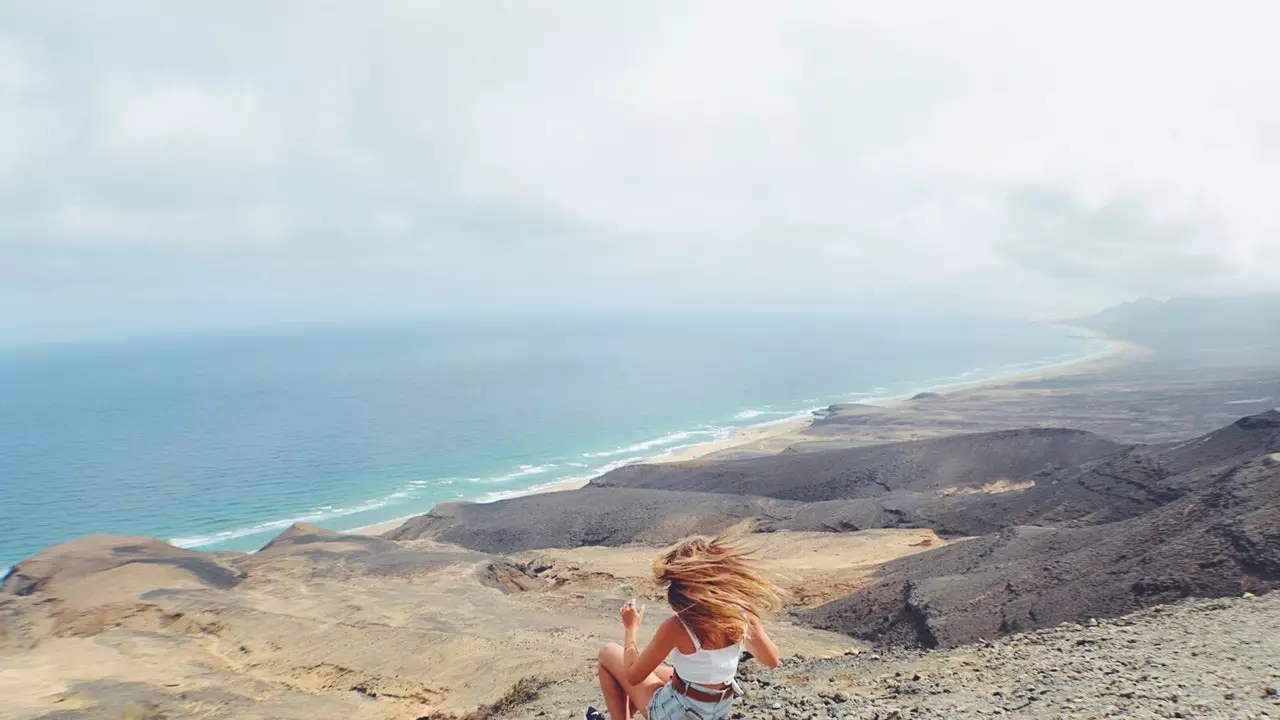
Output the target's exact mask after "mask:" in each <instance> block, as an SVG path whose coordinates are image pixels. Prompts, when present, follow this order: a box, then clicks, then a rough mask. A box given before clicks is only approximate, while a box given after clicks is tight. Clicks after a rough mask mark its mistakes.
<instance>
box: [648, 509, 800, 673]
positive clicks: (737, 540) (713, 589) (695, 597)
mask: <svg viewBox="0 0 1280 720" xmlns="http://www.w3.org/2000/svg"><path fill="white" fill-rule="evenodd" d="M749 529H750V526H749V525H748V524H739V525H735V526H734V527H731V528H729V529H728V530H725V531H724V532H722V533H721V534H720V535H718V536H717V537H715V538H707V537H692V538H689V539H687V540H683V541H681V542H680V543H678V544H677V545H675V547H672V548H671V549H670V550H668V551H666V552H665V553H663V554H661V555H659V556H658V557H656V558H654V560H653V577H654V579H655V580H657V581H658V584H659V585H666V586H667V602H668V603H669V604H670V605H671V609H672V610H674V611H675V612H676V615H678V616H679V617H680V619H681V620H683V621H684V623H685V625H688V626H689V627H690V628H691V629H692V630H693V631H694V633H696V634H697V635H698V639H699V641H700V642H702V643H703V644H705V645H707V646H709V647H713V648H714V647H723V646H727V645H731V644H733V643H736V642H740V641H741V640H742V637H743V635H744V633H745V631H746V621H747V619H748V618H749V617H752V616H754V617H756V618H759V617H760V616H762V615H763V614H765V613H768V612H773V611H775V610H778V609H779V608H780V607H781V606H782V591H781V590H779V589H778V588H777V587H775V586H774V584H773V583H771V582H770V581H769V580H767V579H766V578H765V577H764V575H763V573H762V572H761V570H760V567H759V564H758V562H757V560H756V557H755V551H754V550H753V549H752V548H749V547H747V546H746V545H745V544H744V540H745V537H746V534H747V532H748V531H749Z"/></svg>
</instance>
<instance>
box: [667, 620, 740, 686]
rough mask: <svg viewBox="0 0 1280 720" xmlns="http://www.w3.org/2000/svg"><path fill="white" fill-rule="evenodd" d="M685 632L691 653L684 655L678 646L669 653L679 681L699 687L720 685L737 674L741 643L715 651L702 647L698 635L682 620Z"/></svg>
mask: <svg viewBox="0 0 1280 720" xmlns="http://www.w3.org/2000/svg"><path fill="white" fill-rule="evenodd" d="M680 624H681V625H683V626H684V630H685V632H687V633H689V639H690V640H692V641H693V652H691V653H685V652H683V651H681V650H680V648H679V646H677V647H675V648H673V649H672V651H671V666H672V667H673V668H675V671H676V675H678V676H680V679H682V680H684V681H686V682H691V683H698V684H699V685H722V684H724V683H727V682H729V681H730V680H732V679H733V678H734V676H736V675H737V674H738V658H739V657H741V654H742V643H740V642H739V643H734V644H732V645H728V646H726V647H722V648H719V649H716V650H708V649H706V648H704V647H702V642H701V641H700V640H698V634H697V633H695V632H694V631H693V628H690V627H689V626H688V625H685V622H684V621H683V620H681V621H680Z"/></svg>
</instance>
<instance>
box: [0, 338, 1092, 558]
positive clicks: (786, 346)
mask: <svg viewBox="0 0 1280 720" xmlns="http://www.w3.org/2000/svg"><path fill="white" fill-rule="evenodd" d="M1104 349H1105V344H1104V343H1103V342H1102V341H1100V340H1097V339H1092V338H1089V337H1086V336H1084V335H1083V334H1081V333H1080V332H1078V331H1075V330H1073V329H1070V328H1065V327H1060V326H1050V325H1038V324H1032V323H1026V322H1017V321H1009V320H990V319H973V318H940V317H906V316H898V317H821V318H803V317H779V316H774V317H756V318H730V317H679V318H676V317H671V318H634V317H633V318H607V319H606V318H582V317H579V318H565V319H558V320H557V319H547V318H537V319H534V318H524V319H519V320H508V321H497V320H470V321H466V322H462V321H458V322H431V323H421V324H395V325H391V324H383V325H369V326H364V327H331V326H305V327H304V326H298V327H284V328H273V329H254V330H244V331H236V332H227V331H220V332H216V333H215V332H209V333H206V334H184V335H167V336H155V337H149V338H130V339H127V340H126V339H121V340H115V341H96V342H93V343H83V344H60V345H43V346H36V347H25V348H23V347H18V348H7V349H3V350H0V570H2V569H3V568H4V567H5V566H7V565H9V564H12V563H14V562H16V561H18V560H19V559H21V558H23V557H25V556H27V555H30V554H31V553H34V552H36V551H38V550H40V549H41V548H42V547H44V546H46V545H49V544H52V543H55V542H59V541H62V540H66V539H69V538H72V537H75V536H78V535H85V534H90V533H129V534H144V535H154V536H158V537H161V538H165V539H169V540H171V541H173V542H174V543H176V544H179V545H184V546H187V547H200V548H205V549H213V548H220V549H240V550H250V549H254V548H257V547H260V546H261V545H262V544H264V543H265V542H266V541H267V540H269V539H270V538H271V537H272V535H274V534H275V533H278V532H279V531H280V530H282V529H283V528H285V527H287V526H288V525H289V524H290V523H292V522H294V521H296V520H305V521H308V522H313V523H317V524H321V525H325V526H328V527H332V528H336V529H352V528H356V527H360V526H363V525H369V524H372V523H376V522H381V521H386V520H389V519H392V518H396V517H401V516H406V515H410V514H413V513H418V512H423V511H426V510H427V509H429V508H430V507H431V506H432V505H433V504H435V503H436V502H437V501H440V500H446V499H456V498H465V499H477V500H491V499H495V498H500V497H505V496H509V495H511V494H518V493H519V492H521V491H527V490H528V489H529V488H531V487H534V486H539V485H545V484H548V483H553V482H558V481H563V480H566V479H569V478H578V477H581V478H586V477H591V476H594V475H596V474H599V473H601V472H603V471H605V470H607V469H609V468H612V467H617V466H618V465H620V464H624V463H628V462H635V461H636V460H639V459H642V458H645V457H650V456H653V455H656V454H659V453H662V452H665V451H669V450H671V449H672V448H675V447H680V446H685V445H689V444H692V443H697V442H706V441H709V440H714V439H716V438H721V437H724V436H725V435H726V434H727V433H730V432H732V431H733V430H734V429H736V428H741V427H744V426H748V425H752V424H758V423H762V422H768V421H777V420H778V419H781V418H786V417H790V416H794V415H796V414H797V413H804V412H806V411H809V410H812V409H814V408H818V407H823V406H826V405H829V404H831V403H835V402H842V401H856V400H859V399H867V398H873V397H885V396H892V395H897V394H902V393H908V392H914V391H917V390H921V389H924V388H929V387H936V386H940V385H945V384H947V383H952V382H959V381H966V380H974V379H982V378H987V377H994V376H999V375H1002V374H1007V373H1010V372H1013V371H1016V370H1021V369H1027V368H1031V367H1036V366H1040V365H1049V364H1054V363H1060V362H1064V361H1068V360H1072V359H1076V358H1081V357H1085V356H1089V355H1092V354H1096V353H1098V352H1100V351H1102V350H1104Z"/></svg>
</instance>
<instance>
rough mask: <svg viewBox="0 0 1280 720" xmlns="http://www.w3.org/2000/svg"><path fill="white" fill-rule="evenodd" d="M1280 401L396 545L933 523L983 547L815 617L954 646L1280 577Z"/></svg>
mask: <svg viewBox="0 0 1280 720" xmlns="http://www.w3.org/2000/svg"><path fill="white" fill-rule="evenodd" d="M1278 452H1280V411H1274V410H1273V411H1269V412H1265V413H1261V414H1258V415H1253V416H1249V417H1246V418H1242V419H1240V420H1238V421H1237V422H1235V423H1233V424H1231V425H1229V426H1227V427H1225V428H1222V429H1220V430H1217V431H1215V432H1212V433H1209V434H1207V435H1205V436H1202V437H1199V438H1195V439H1193V440H1189V441H1186V442H1181V443H1173V444H1163V445H1145V446H1143V445H1118V444H1115V443H1111V442H1109V441H1106V440H1104V439H1102V438H1100V437H1097V436H1095V435H1091V434H1089V433H1083V432H1077V431H1070V430H1019V431H1008V432H996V433H982V434H975V435H958V436H953V437H948V438H942V439H937V440H927V441H918V442H907V443H893V444H887V445H880V446H871V447H863V448H854V449H842V450H832V451H819V452H810V453H800V454H785V455H778V456H771V457H766V458H752V459H743V460H732V461H727V462H721V463H706V464H697V463H689V464H684V465H669V466H646V467H634V468H626V469H624V470H621V471H617V472H614V473H611V474H609V475H607V476H605V477H604V478H601V479H600V480H599V481H597V482H595V483H593V484H592V485H591V486H590V487H588V488H585V489H583V490H579V491H575V492H569V493H559V494H556V495H554V496H531V497H524V498H516V499H512V500H508V501H504V502H498V503H492V504H487V505H471V504H458V505H450V506H445V507H442V508H440V509H438V510H437V511H436V512H433V513H431V514H429V515H425V516H422V517H420V518H416V519H414V520H411V521H410V522H408V523H406V524H405V525H404V526H403V527H401V528H399V529H398V530H396V531H393V532H392V533H391V534H389V535H388V536H387V537H389V538H392V539H398V540H406V539H414V538H420V537H431V538H437V539H440V540H444V541H448V542H453V543H457V544H460V545H463V546H465V547H469V548H473V549H475V550H480V551H485V552H516V551H522V550H528V549H533V548H538V547H576V546H580V545H622V544H626V543H630V542H643V543H649V544H663V543H667V542H671V541H673V540H675V539H677V538H679V537H682V536H685V535H688V534H690V533H694V532H703V533H706V532H714V531H716V530H719V529H721V528H723V527H725V526H727V525H729V524H732V523H733V522H736V521H738V520H741V519H745V518H754V519H756V520H757V521H759V523H760V528H761V530H763V531H766V532H767V531H777V530H822V531H831V532H846V531H854V530H862V529H868V528H882V527H890V528H891V527H918V528H932V529H934V530H936V531H938V532H940V533H943V534H949V535H953V536H954V535H963V536H976V537H974V539H971V540H967V541H964V542H961V543H956V544H953V545H951V546H948V547H945V548H940V549H937V550H934V551H931V552H926V553H922V554H920V555H917V556H913V557H910V558H905V559H903V560H900V561H896V562H894V563H890V564H888V565H886V566H885V567H884V568H882V570H881V571H880V574H879V576H878V577H877V578H876V580H875V582H873V583H872V584H871V585H870V586H869V587H866V588H863V589H862V590H860V591H858V592H856V593H854V594H852V595H849V596H847V597H844V598H840V599H837V600H835V601H832V602H830V603H828V604H826V605H824V606H822V607H819V608H815V609H812V610H809V611H806V612H804V613H802V618H803V619H804V620H806V621H807V622H809V623H811V624H813V625H815V626H818V627H821V628H825V629H832V630H839V631H841V632H845V633H848V634H851V635H854V636H858V637H862V638H867V639H871V640H875V641H879V642H883V643H891V644H908V645H924V646H930V647H932V646H953V645H958V644H963V643H967V642H972V641H974V640H978V639H981V638H990V637H993V636H995V635H999V634H1002V633H1007V632H1012V631H1017V630H1025V629H1030V628H1036V627H1044V626H1049V625H1054V624H1057V623H1060V622H1063V621H1065V620H1072V619H1078V618H1081V617H1088V616H1100V617H1111V616H1116V615H1119V614H1122V613H1126V612H1131V611H1133V610H1135V609H1137V608H1141V607H1145V606H1149V605H1153V604H1158V603H1163V602H1169V601H1171V600H1175V599H1178V598H1182V597H1188V596H1223V595H1235V594H1239V593H1241V592H1245V591H1249V592H1265V591H1268V590H1270V589H1272V588H1273V587H1275V586H1276V585H1277V584H1280V462H1277V460H1276V459H1275V458H1274V457H1273V454H1275V453H1278Z"/></svg>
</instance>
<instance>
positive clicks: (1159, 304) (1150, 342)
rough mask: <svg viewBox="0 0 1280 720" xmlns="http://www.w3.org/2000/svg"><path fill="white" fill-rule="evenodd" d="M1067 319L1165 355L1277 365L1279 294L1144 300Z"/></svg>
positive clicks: (1279, 313)
mask: <svg viewBox="0 0 1280 720" xmlns="http://www.w3.org/2000/svg"><path fill="white" fill-rule="evenodd" d="M1069 322H1070V323H1071V324H1072V325H1077V326H1080V327H1085V328H1090V329H1093V330H1098V331H1101V332H1104V333H1106V334H1107V335H1110V336H1111V337H1114V338H1117V339H1120V340H1129V341H1131V342H1135V343H1137V344H1139V345H1143V346H1145V347H1148V348H1150V349H1152V350H1155V351H1157V352H1159V353H1160V354H1161V355H1163V356H1165V357H1166V358H1167V359H1179V360H1184V361H1185V360H1195V361H1198V362H1209V363H1214V364H1218V363H1228V364H1236V363H1245V362H1257V361H1259V360H1263V361H1267V360H1269V361H1270V362H1275V363H1277V364H1280V295H1251V296H1238V297H1176V298H1172V299H1170V300H1165V301H1161V300H1155V299H1151V298H1144V299H1141V300H1134V301H1132V302H1127V303H1122V304H1120V305H1116V306H1115V307H1111V308H1107V309H1106V310H1103V311H1102V312H1100V313H1097V314H1096V315H1090V316H1088V317H1082V318H1074V319H1072V320H1070V321H1069Z"/></svg>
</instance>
